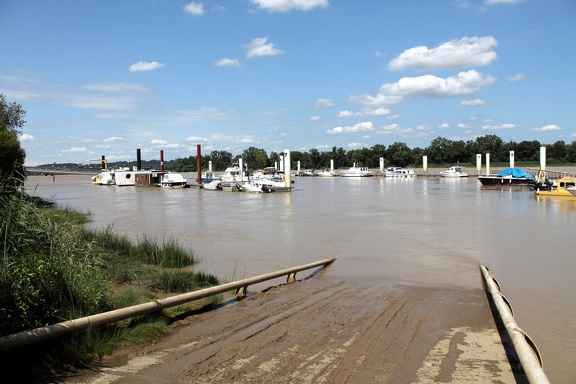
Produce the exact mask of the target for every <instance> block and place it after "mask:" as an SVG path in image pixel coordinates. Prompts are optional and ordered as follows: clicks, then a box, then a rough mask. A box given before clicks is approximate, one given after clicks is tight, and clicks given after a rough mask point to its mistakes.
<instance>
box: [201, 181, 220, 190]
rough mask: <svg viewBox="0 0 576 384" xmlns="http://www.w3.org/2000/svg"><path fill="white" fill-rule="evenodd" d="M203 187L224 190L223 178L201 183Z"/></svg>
mask: <svg viewBox="0 0 576 384" xmlns="http://www.w3.org/2000/svg"><path fill="white" fill-rule="evenodd" d="M200 186H201V187H202V188H203V189H206V190H208V191H221V190H222V180H220V179H214V180H212V181H211V182H209V183H206V184H201V185H200Z"/></svg>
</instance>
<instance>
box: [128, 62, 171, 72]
mask: <svg viewBox="0 0 576 384" xmlns="http://www.w3.org/2000/svg"><path fill="white" fill-rule="evenodd" d="M163 66H164V63H159V62H157V61H152V62H147V61H139V62H137V63H134V64H132V65H131V66H130V68H128V70H129V71H130V72H146V71H153V70H155V69H158V68H162V67H163Z"/></svg>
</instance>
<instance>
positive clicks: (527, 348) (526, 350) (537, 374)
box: [480, 265, 550, 384]
mask: <svg viewBox="0 0 576 384" xmlns="http://www.w3.org/2000/svg"><path fill="white" fill-rule="evenodd" d="M480 270H481V271H482V274H483V275H484V280H485V281H486V288H487V289H488V291H489V292H490V294H491V295H492V299H493V300H494V304H495V305H496V308H497V310H498V314H499V315H500V318H501V319H502V323H504V327H506V331H507V332H508V335H509V336H510V339H511V340H512V344H513V345H514V349H515V350H516V354H517V355H518V358H519V359H520V364H522V369H523V370H524V373H525V374H526V377H527V378H528V381H529V382H530V383H531V384H547V383H550V381H548V378H547V377H546V374H545V373H544V370H543V368H542V365H543V364H542V357H541V356H540V352H539V351H538V348H536V345H535V344H534V342H533V341H532V340H531V339H530V337H529V336H528V335H527V334H526V333H525V332H524V331H523V330H522V329H520V327H518V324H516V321H514V315H513V313H512V308H511V307H510V304H509V303H508V300H506V299H505V297H504V296H503V295H502V293H501V292H500V287H499V286H498V283H497V282H496V280H495V279H494V278H493V277H492V275H490V272H488V268H486V266H484V265H480Z"/></svg>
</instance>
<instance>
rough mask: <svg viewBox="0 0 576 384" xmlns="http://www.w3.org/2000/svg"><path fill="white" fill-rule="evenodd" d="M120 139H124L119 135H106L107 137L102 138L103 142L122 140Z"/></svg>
mask: <svg viewBox="0 0 576 384" xmlns="http://www.w3.org/2000/svg"><path fill="white" fill-rule="evenodd" d="M122 140H124V139H123V138H121V137H117V136H112V137H108V138H107V139H104V142H105V143H113V142H115V141H122Z"/></svg>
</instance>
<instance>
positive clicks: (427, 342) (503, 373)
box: [66, 271, 522, 384]
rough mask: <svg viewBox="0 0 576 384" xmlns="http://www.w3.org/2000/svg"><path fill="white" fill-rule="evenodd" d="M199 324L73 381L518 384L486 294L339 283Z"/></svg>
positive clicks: (251, 303) (245, 306) (321, 278)
mask: <svg viewBox="0 0 576 384" xmlns="http://www.w3.org/2000/svg"><path fill="white" fill-rule="evenodd" d="M326 272H327V271H323V272H321V273H320V274H318V275H316V276H315V277H314V278H311V279H306V280H301V281H298V282H296V283H294V284H290V285H280V286H275V287H272V288H270V289H265V290H263V291H261V292H259V293H255V294H253V295H251V296H249V297H247V298H245V299H244V300H242V301H238V302H233V303H231V304H228V305H224V306H222V307H221V308H219V309H216V310H213V311H210V312H206V313H203V314H200V315H195V316H190V317H187V318H184V319H182V320H180V321H179V322H177V323H176V324H175V325H174V326H175V329H174V332H173V334H172V335H170V336H169V337H166V338H165V339H162V340H160V341H159V342H157V343H155V344H152V345H147V346H140V347H133V348H128V349H125V350H122V351H118V352H116V353H115V354H114V355H112V356H109V357H107V358H105V359H104V360H103V361H102V362H101V363H99V364H98V365H97V366H95V367H93V369H91V370H87V371H82V372H78V375H76V376H73V377H69V378H68V379H67V380H66V382H67V383H102V384H103V383H138V384H142V383H224V382H235V383H264V382H265V383H271V384H272V383H289V382H299V383H319V382H326V383H434V382H444V383H445V382H448V383H450V382H453V383H473V382H498V383H516V382H522V381H521V378H520V381H517V380H518V378H515V377H514V374H513V372H512V368H511V366H510V363H509V360H508V358H507V356H506V352H505V349H504V346H503V344H502V341H501V339H500V336H499V333H498V330H497V327H496V325H495V322H494V319H493V317H492V314H491V311H490V307H489V303H488V300H487V297H486V294H485V292H484V291H483V290H482V289H481V288H479V289H477V290H467V289H453V288H448V289H446V288H439V287H429V288H423V287H408V286H397V287H395V288H393V289H389V288H388V289H385V288H383V286H380V285H379V284H373V283H368V282H364V283H363V282H357V281H354V282H350V281H344V280H335V279H333V278H330V277H329V276H328V275H327V274H326Z"/></svg>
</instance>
